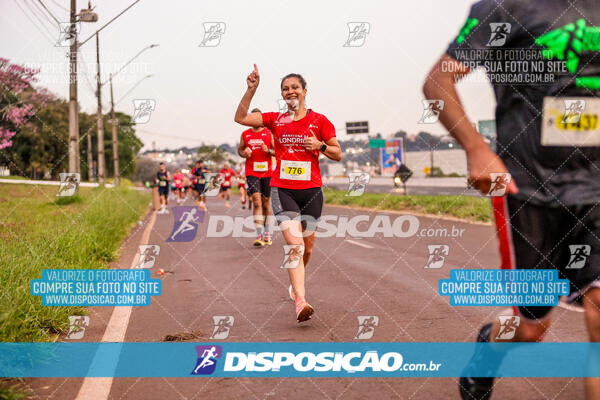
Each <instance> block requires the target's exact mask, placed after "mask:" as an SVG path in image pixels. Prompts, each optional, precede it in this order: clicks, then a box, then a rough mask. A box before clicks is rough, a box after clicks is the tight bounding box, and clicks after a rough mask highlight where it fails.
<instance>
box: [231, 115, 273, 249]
mask: <svg viewBox="0 0 600 400" xmlns="http://www.w3.org/2000/svg"><path fill="white" fill-rule="evenodd" d="M252 112H253V113H260V110H259V109H258V108H255V109H253V110H252ZM274 146H275V145H274V142H273V135H271V131H269V130H268V129H266V128H265V127H259V128H250V129H247V130H245V131H244V132H242V135H241V137H240V145H239V147H238V154H239V155H240V156H241V157H244V158H245V159H246V163H245V164H246V167H245V170H246V180H247V182H248V195H249V196H250V202H251V203H252V205H253V208H254V212H253V215H254V225H255V226H256V240H254V246H256V247H262V246H265V245H270V244H272V240H271V232H270V229H269V215H270V214H271V207H270V205H271V204H270V203H271V174H272V171H273V169H272V157H273V155H274V154H275V150H274Z"/></svg>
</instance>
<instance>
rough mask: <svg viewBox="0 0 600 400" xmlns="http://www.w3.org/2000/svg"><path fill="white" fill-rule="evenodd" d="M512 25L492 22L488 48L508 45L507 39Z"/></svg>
mask: <svg viewBox="0 0 600 400" xmlns="http://www.w3.org/2000/svg"><path fill="white" fill-rule="evenodd" d="M511 27H512V26H511V24H509V23H508V22H491V23H490V29H491V31H492V32H491V34H490V40H489V41H488V42H487V44H486V46H488V47H501V46H504V43H506V39H507V38H508V35H509V34H510V30H511Z"/></svg>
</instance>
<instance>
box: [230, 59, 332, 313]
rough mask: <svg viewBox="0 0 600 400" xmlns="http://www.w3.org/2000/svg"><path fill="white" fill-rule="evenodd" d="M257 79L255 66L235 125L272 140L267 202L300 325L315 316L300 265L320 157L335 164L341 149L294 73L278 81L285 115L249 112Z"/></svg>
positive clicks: (317, 193) (315, 211) (305, 254)
mask: <svg viewBox="0 0 600 400" xmlns="http://www.w3.org/2000/svg"><path fill="white" fill-rule="evenodd" d="M259 80H260V76H259V73H258V67H257V66H256V64H254V70H253V71H252V72H251V73H250V75H248V77H247V79H246V82H247V84H248V89H247V90H246V93H245V94H244V96H243V97H242V100H241V101H240V104H239V106H238V108H237V110H236V113H235V122H237V123H239V124H242V125H245V126H251V127H254V128H260V127H262V126H264V127H265V128H267V129H269V130H270V131H271V132H272V135H273V137H274V144H275V158H276V159H277V169H276V171H275V173H274V174H273V175H272V177H271V187H272V188H271V203H272V206H273V213H274V214H275V215H276V216H277V220H278V221H279V223H280V227H281V230H282V233H283V237H284V240H285V242H286V243H287V246H289V248H288V249H286V255H289V256H287V257H286V261H285V263H287V261H288V260H289V259H290V258H291V256H292V255H294V258H295V260H294V261H295V262H294V265H293V266H289V267H286V269H287V271H288V274H289V277H290V281H291V284H292V285H291V289H290V297H292V299H293V300H294V302H295V304H296V320H297V321H298V322H303V321H307V320H308V319H310V317H311V315H312V314H313V313H314V309H313V307H312V306H311V305H310V304H309V303H308V302H307V301H306V294H305V287H304V280H305V266H306V264H307V263H308V261H309V259H310V256H311V254H312V249H313V247H314V244H315V231H316V229H317V221H318V219H319V218H320V216H321V212H322V210H323V201H324V199H323V191H322V190H321V186H322V184H323V183H322V180H321V171H320V169H319V156H320V155H321V154H323V155H324V156H325V157H327V158H329V159H332V160H335V161H340V160H341V159H342V149H341V148H340V145H339V143H338V141H337V139H336V137H335V128H334V126H333V124H332V123H331V122H330V121H329V120H328V119H327V118H326V117H325V116H324V115H323V114H319V113H316V112H314V111H313V110H310V109H309V110H307V109H306V107H305V105H304V99H305V97H306V81H305V80H304V78H303V77H302V76H301V75H299V74H289V75H287V76H285V77H284V78H283V79H282V81H281V86H280V88H281V96H282V97H283V99H284V100H285V102H286V103H287V106H288V110H287V112H283V113H276V112H270V113H259V112H254V113H248V110H249V109H250V103H251V101H252V97H254V94H255V93H256V89H257V88H258V84H259ZM246 173H248V172H247V171H246ZM300 255H301V256H300ZM296 260H297V263H296Z"/></svg>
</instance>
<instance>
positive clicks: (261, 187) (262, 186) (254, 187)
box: [246, 175, 271, 197]
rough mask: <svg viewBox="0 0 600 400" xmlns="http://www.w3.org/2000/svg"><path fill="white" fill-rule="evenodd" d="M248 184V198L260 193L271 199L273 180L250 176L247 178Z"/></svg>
mask: <svg viewBox="0 0 600 400" xmlns="http://www.w3.org/2000/svg"><path fill="white" fill-rule="evenodd" d="M246 182H247V183H248V196H252V195H253V194H254V193H258V192H260V194H261V196H262V197H271V178H270V177H266V178H259V177H258V176H252V175H248V176H247V177H246Z"/></svg>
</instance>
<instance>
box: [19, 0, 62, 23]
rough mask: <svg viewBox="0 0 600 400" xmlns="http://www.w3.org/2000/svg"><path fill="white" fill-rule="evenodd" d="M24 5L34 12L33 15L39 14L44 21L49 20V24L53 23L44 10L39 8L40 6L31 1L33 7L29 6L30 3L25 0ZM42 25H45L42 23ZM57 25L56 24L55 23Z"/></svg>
mask: <svg viewBox="0 0 600 400" xmlns="http://www.w3.org/2000/svg"><path fill="white" fill-rule="evenodd" d="M25 5H26V6H27V7H28V8H29V9H30V10H31V12H33V13H35V15H37V16H38V17H40V16H41V18H43V19H44V21H45V22H49V23H50V25H54V22H53V21H52V20H51V19H50V18H49V17H48V15H47V14H46V13H45V12H44V10H43V9H41V8H40V6H39V5H38V4H37V3H36V2H35V1H33V7H32V6H31V4H30V3H29V2H25ZM44 26H46V25H45V24H44ZM57 27H58V25H57Z"/></svg>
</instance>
